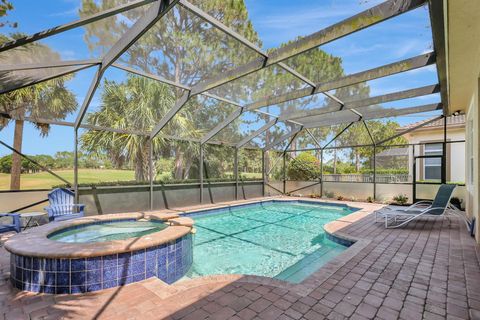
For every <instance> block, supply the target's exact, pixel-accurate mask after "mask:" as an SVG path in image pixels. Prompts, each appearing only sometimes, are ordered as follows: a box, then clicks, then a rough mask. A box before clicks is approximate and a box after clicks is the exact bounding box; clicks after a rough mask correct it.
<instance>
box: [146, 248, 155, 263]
mask: <svg viewBox="0 0 480 320" xmlns="http://www.w3.org/2000/svg"><path fill="white" fill-rule="evenodd" d="M157 250H158V247H154V248H149V249H147V250H146V256H145V260H147V263H148V261H150V260H156V259H157Z"/></svg>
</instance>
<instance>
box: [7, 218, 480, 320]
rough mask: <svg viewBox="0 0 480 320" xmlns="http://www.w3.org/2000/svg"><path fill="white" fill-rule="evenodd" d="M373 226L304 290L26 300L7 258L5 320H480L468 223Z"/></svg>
mask: <svg viewBox="0 0 480 320" xmlns="http://www.w3.org/2000/svg"><path fill="white" fill-rule="evenodd" d="M373 220H374V219H373V216H372V215H368V216H366V217H364V218H361V219H360V220H358V221H356V222H353V223H345V224H344V225H343V226H342V227H341V229H340V230H339V232H340V233H342V234H347V235H349V236H352V237H355V238H359V239H363V240H362V241H360V242H359V243H358V245H357V244H356V245H354V246H356V248H353V249H352V250H347V251H346V252H348V254H347V255H346V257H347V258H348V260H346V259H345V257H343V262H341V261H340V262H339V261H333V262H332V263H331V264H327V265H326V266H325V267H324V268H322V269H320V270H319V271H317V272H316V273H315V274H314V275H313V276H312V277H311V278H309V280H308V281H307V282H306V285H303V286H302V285H301V286H292V285H288V284H285V283H282V282H280V281H275V280H273V279H267V278H260V277H251V276H250V277H245V276H218V277H209V278H200V279H195V280H189V281H184V282H179V283H177V284H175V285H173V286H168V285H165V284H164V283H163V282H161V281H160V280H158V279H149V280H146V281H144V282H141V283H135V284H131V285H128V286H125V287H123V288H119V289H110V290H105V291H102V292H99V293H92V294H84V295H58V296H53V295H45V294H29V293H25V292H19V291H18V290H16V289H13V288H12V287H11V286H10V284H9V282H8V276H9V275H8V272H9V266H8V264H9V256H8V253H7V252H6V251H5V250H4V249H3V248H0V268H1V280H0V281H1V283H0V307H1V310H2V313H1V314H0V319H2V318H1V317H2V315H3V317H5V319H59V318H62V319H93V318H99V319H141V320H147V319H164V318H165V319H194V320H199V319H206V318H208V319H265V320H266V319H288V320H290V319H309V320H312V319H324V318H327V319H344V318H351V319H372V318H376V319H398V318H400V319H408V320H413V319H422V318H423V319H445V318H447V319H469V318H470V319H480V268H479V266H480V264H479V248H478V247H477V246H476V245H475V242H474V240H473V238H471V237H470V236H469V234H468V233H467V231H466V227H465V225H464V223H463V221H462V220H461V219H459V218H455V217H451V218H448V219H445V220H443V221H433V220H424V221H419V222H416V223H412V224H410V225H409V226H407V227H406V228H403V229H399V230H390V229H389V230H385V229H384V228H383V225H382V224H381V223H378V224H375V223H374V221H373ZM349 257H351V258H349ZM340 260H342V259H340Z"/></svg>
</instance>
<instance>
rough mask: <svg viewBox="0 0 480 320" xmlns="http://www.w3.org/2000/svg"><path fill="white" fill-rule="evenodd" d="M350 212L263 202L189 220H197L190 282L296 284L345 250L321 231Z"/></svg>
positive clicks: (344, 209) (189, 274)
mask: <svg viewBox="0 0 480 320" xmlns="http://www.w3.org/2000/svg"><path fill="white" fill-rule="evenodd" d="M353 211H354V209H351V208H348V207H343V206H332V205H319V204H306V203H298V202H287V203H280V202H267V203H263V204H262V203H259V204H256V205H253V206H246V207H239V208H232V209H230V210H228V209H226V210H225V211H223V212H222V211H221V212H214V213H210V214H209V213H199V214H194V215H190V217H192V218H193V219H194V220H195V227H196V229H197V233H196V234H195V236H194V249H193V252H194V253H193V266H192V268H191V269H190V271H189V273H188V274H187V276H188V277H198V276H204V275H212V274H250V275H260V276H267V277H272V278H277V279H281V280H286V281H290V282H294V283H299V282H301V281H302V280H304V279H305V278H306V277H308V276H309V275H310V274H312V273H313V272H315V271H316V270H317V269H318V268H320V267H321V266H322V265H323V264H325V263H326V262H327V261H329V260H331V259H332V258H334V257H336V256H337V255H338V254H340V253H341V252H343V251H344V250H345V249H346V247H344V246H342V245H340V244H337V243H335V242H333V241H330V240H328V239H327V238H326V236H325V232H324V230H323V226H324V225H325V224H326V223H328V222H330V221H333V220H336V219H338V218H340V217H342V216H345V215H347V214H350V213H352V212H353Z"/></svg>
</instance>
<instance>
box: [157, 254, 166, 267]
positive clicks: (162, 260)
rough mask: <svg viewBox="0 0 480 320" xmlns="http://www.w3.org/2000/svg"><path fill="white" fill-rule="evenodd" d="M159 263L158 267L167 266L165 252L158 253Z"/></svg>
mask: <svg viewBox="0 0 480 320" xmlns="http://www.w3.org/2000/svg"><path fill="white" fill-rule="evenodd" d="M157 264H158V267H165V266H166V265H167V256H166V255H165V254H162V255H158V258H157Z"/></svg>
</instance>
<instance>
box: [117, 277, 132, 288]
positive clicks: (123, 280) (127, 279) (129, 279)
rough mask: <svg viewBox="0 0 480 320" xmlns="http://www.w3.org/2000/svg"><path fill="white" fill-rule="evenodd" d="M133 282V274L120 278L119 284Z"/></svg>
mask: <svg viewBox="0 0 480 320" xmlns="http://www.w3.org/2000/svg"><path fill="white" fill-rule="evenodd" d="M132 282H134V281H133V276H128V277H123V278H120V279H118V284H119V285H120V286H123V285H126V284H129V283H132Z"/></svg>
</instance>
